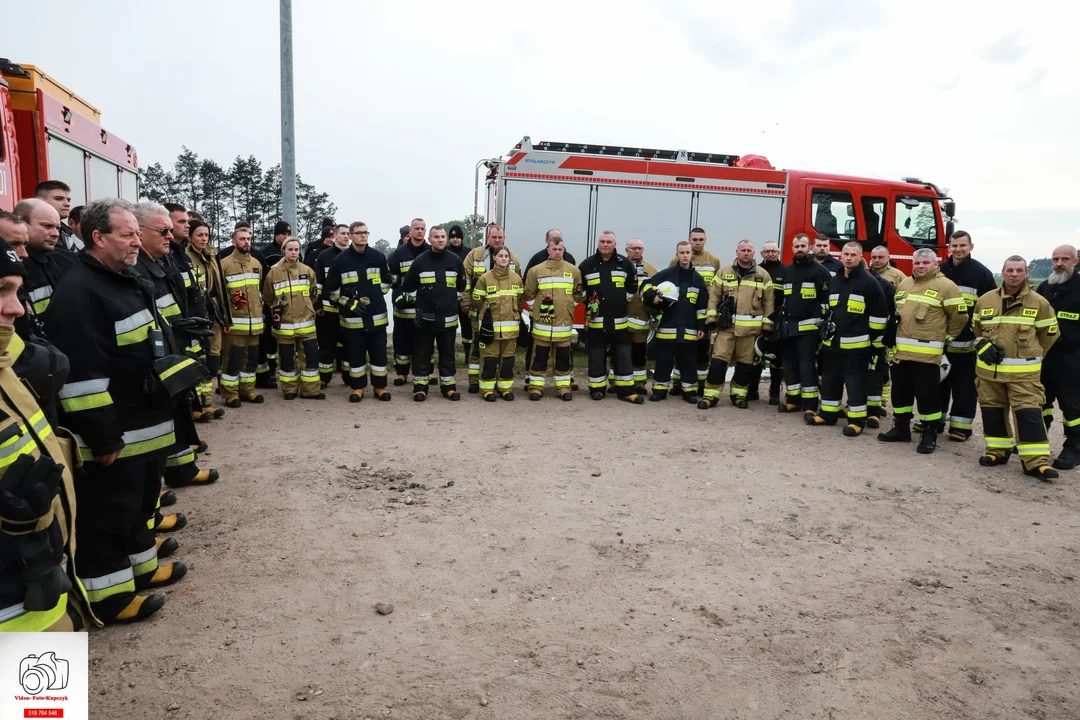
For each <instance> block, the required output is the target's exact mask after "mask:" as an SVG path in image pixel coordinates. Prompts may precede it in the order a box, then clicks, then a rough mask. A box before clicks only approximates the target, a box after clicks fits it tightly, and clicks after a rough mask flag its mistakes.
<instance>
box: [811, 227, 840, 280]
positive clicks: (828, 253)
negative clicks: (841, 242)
mask: <svg viewBox="0 0 1080 720" xmlns="http://www.w3.org/2000/svg"><path fill="white" fill-rule="evenodd" d="M814 262H816V263H817V264H819V265H821V266H822V267H824V268H825V269H826V270H828V271H829V275H830V276H832V277H836V274H837V273H840V272H843V270H844V264H843V263H842V262H840V261H839V260H837V259H836V258H834V257H833V256H832V240H830V239H829V236H828V235H826V234H825V233H818V236H817V237H815V238H814Z"/></svg>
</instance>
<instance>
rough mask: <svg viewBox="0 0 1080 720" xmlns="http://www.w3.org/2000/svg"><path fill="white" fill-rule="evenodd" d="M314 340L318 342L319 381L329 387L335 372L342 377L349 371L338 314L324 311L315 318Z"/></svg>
mask: <svg viewBox="0 0 1080 720" xmlns="http://www.w3.org/2000/svg"><path fill="white" fill-rule="evenodd" d="M315 338H316V339H317V340H318V342H319V379H320V380H322V382H324V383H325V384H327V385H329V384H330V381H331V380H332V379H333V378H334V373H335V372H336V371H338V370H340V371H341V373H342V377H344V375H345V373H346V372H348V370H349V363H348V361H347V359H346V354H345V348H344V342H343V341H342V335H341V322H340V321H339V320H338V313H336V312H327V311H326V310H325V309H324V310H323V314H322V315H317V316H315Z"/></svg>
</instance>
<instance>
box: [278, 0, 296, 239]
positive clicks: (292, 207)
mask: <svg viewBox="0 0 1080 720" xmlns="http://www.w3.org/2000/svg"><path fill="white" fill-rule="evenodd" d="M293 120H294V118H293V58H292V0H281V214H282V215H283V217H282V219H283V220H285V222H287V223H289V225H290V226H291V227H292V230H293V233H294V234H295V233H296V231H297V228H296V134H295V131H294V122H293Z"/></svg>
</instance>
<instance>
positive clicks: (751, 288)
mask: <svg viewBox="0 0 1080 720" xmlns="http://www.w3.org/2000/svg"><path fill="white" fill-rule="evenodd" d="M772 286H773V282H772V278H771V277H769V273H767V272H765V271H764V270H763V269H762V268H761V266H760V265H756V264H755V265H751V266H750V267H749V268H746V269H745V270H744V269H743V268H741V267H739V264H738V263H737V262H733V263H731V264H730V265H727V266H725V267H723V268H721V269H720V272H718V273H716V275H714V276H713V281H712V283H710V285H709V309H708V313H707V317H708V319H709V320H715V319H716V317H717V308H718V307H719V306H720V303H722V302H723V301H724V299H725V298H727V297H733V298H734V302H735V326H734V327H733V328H730V329H732V330H734V331H735V337H749V336H753V335H760V334H761V332H762V330H765V331H768V332H772V329H773V319H772V316H773V311H774V309H775V308H774V305H773V303H774V293H773V287H772Z"/></svg>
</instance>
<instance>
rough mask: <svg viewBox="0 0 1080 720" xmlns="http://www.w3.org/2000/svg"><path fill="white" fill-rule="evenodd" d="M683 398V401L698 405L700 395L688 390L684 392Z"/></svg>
mask: <svg viewBox="0 0 1080 720" xmlns="http://www.w3.org/2000/svg"><path fill="white" fill-rule="evenodd" d="M682 399H683V402H688V403H690V404H691V405H697V404H698V396H697V395H694V394H693V393H688V392H684V393H682Z"/></svg>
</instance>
